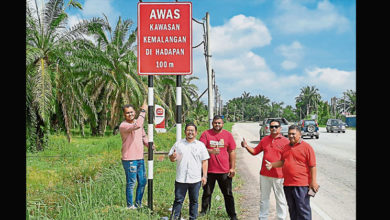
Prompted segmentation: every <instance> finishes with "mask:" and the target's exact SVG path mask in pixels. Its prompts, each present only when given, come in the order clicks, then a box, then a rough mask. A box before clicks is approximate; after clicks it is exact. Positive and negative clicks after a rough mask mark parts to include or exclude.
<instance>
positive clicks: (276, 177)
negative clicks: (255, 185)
mask: <svg viewBox="0 0 390 220" xmlns="http://www.w3.org/2000/svg"><path fill="white" fill-rule="evenodd" d="M270 130H271V133H270V135H268V136H266V137H264V138H263V139H261V141H260V143H259V144H258V145H257V146H256V147H255V148H251V147H249V146H248V144H247V143H246V141H245V138H243V141H242V142H241V146H242V147H245V149H246V150H247V151H248V152H249V153H251V154H252V155H257V154H259V153H261V152H264V154H263V161H262V165H261V169H260V213H259V220H267V219H268V210H269V198H270V194H271V189H273V190H274V194H275V199H276V214H277V217H278V219H286V217H287V201H286V197H285V195H284V191H283V173H282V168H275V169H272V170H268V169H266V167H265V164H266V162H265V161H266V160H267V161H271V162H275V161H279V160H280V159H281V157H282V153H283V152H284V148H285V145H286V144H288V143H289V141H288V139H287V138H285V137H284V136H283V135H282V134H280V130H281V126H280V121H277V120H272V121H271V122H270Z"/></svg>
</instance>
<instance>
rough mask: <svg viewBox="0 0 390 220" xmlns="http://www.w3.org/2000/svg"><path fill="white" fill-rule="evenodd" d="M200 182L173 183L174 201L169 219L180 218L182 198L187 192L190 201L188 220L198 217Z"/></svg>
mask: <svg viewBox="0 0 390 220" xmlns="http://www.w3.org/2000/svg"><path fill="white" fill-rule="evenodd" d="M200 185H201V181H199V182H197V183H179V182H176V181H175V201H174V202H173V207H172V214H171V217H170V219H172V217H173V219H180V218H181V208H182V206H183V202H184V198H185V197H186V193H187V190H188V196H189V200H190V208H189V211H190V219H191V220H192V219H196V217H197V216H198V196H199V189H200Z"/></svg>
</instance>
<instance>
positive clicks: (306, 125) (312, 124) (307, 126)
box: [298, 120, 320, 139]
mask: <svg viewBox="0 0 390 220" xmlns="http://www.w3.org/2000/svg"><path fill="white" fill-rule="evenodd" d="M298 126H301V134H302V137H304V136H309V137H311V138H313V137H316V139H318V138H320V129H319V127H318V123H317V121H316V120H300V121H299V122H298Z"/></svg>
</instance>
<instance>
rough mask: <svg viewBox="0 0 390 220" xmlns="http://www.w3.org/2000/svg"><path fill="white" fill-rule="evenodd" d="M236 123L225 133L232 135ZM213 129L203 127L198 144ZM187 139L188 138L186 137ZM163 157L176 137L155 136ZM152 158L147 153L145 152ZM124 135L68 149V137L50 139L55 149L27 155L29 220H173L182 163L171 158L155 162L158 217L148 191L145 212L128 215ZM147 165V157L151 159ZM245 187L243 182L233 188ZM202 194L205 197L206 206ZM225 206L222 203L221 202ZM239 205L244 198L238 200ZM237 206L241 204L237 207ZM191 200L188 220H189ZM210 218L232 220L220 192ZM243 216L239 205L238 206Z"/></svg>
mask: <svg viewBox="0 0 390 220" xmlns="http://www.w3.org/2000/svg"><path fill="white" fill-rule="evenodd" d="M231 126H232V123H231V124H229V123H225V126H224V128H225V129H227V130H231ZM206 129H207V127H198V138H199V136H200V134H201V132H203V131H204V130H206ZM182 137H183V138H184V134H183V135H182ZM154 141H155V145H156V147H157V149H156V150H157V151H165V152H166V151H168V150H169V149H170V148H171V146H172V145H173V143H174V142H175V141H176V131H175V130H174V129H172V131H170V132H169V133H165V134H157V133H155V135H154ZM145 152H147V150H145ZM120 158H121V139H120V136H119V135H115V136H113V135H111V136H108V137H91V136H87V137H85V138H83V137H81V136H79V135H74V136H72V141H71V143H68V142H67V140H66V137H65V136H64V135H52V136H50V137H49V147H48V148H47V149H45V151H42V152H38V153H26V164H27V166H26V171H27V173H26V200H27V201H26V202H27V213H26V214H27V218H28V219H161V217H164V216H169V215H170V211H169V209H170V208H171V207H172V204H173V200H174V181H175V176H176V163H172V162H170V161H169V159H168V158H167V157H166V156H165V155H157V154H156V155H155V156H154V174H153V176H154V179H153V212H151V211H150V210H149V209H148V208H147V198H148V196H147V195H148V187H146V190H145V194H144V198H143V206H144V208H142V209H139V210H127V209H126V208H125V207H126V196H125V185H126V182H125V174H124V171H123V167H122V164H121V160H120ZM145 161H147V156H146V155H145ZM239 185H240V180H239V176H238V178H235V179H234V181H233V187H234V188H235V189H237V187H239ZM201 195H202V190H201V191H200V193H199V206H200V204H201ZM217 196H218V197H220V198H221V199H220V200H216V199H215V198H216V197H217ZM235 198H236V201H238V195H237V194H235ZM236 203H237V202H236ZM188 205H189V202H188V196H187V197H186V199H185V202H184V205H183V209H182V216H183V217H184V218H186V219H188ZM212 205H213V206H212V208H211V211H210V214H209V215H207V216H205V217H202V218H199V219H228V216H227V214H226V211H225V206H224V201H223V196H222V193H221V192H220V190H219V187H217V186H216V188H215V190H214V193H213V201H212ZM236 206H237V207H236V209H237V212H238V214H239V204H236Z"/></svg>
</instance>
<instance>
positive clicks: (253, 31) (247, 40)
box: [210, 14, 271, 54]
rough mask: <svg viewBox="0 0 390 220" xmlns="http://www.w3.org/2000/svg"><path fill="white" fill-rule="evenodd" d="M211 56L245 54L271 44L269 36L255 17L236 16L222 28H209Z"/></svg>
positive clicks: (266, 29)
mask: <svg viewBox="0 0 390 220" xmlns="http://www.w3.org/2000/svg"><path fill="white" fill-rule="evenodd" d="M210 38H211V39H210V47H211V53H212V54H227V53H237V52H245V51H248V50H251V49H253V48H258V47H263V46H265V45H268V44H270V43H271V34H270V33H269V31H268V28H267V27H266V26H265V25H264V24H263V22H262V21H261V20H260V19H258V18H255V17H251V16H249V17H247V16H245V15H242V14H240V15H236V16H234V17H232V18H231V19H230V20H229V21H228V22H227V23H225V24H224V25H222V26H216V27H211V30H210Z"/></svg>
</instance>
